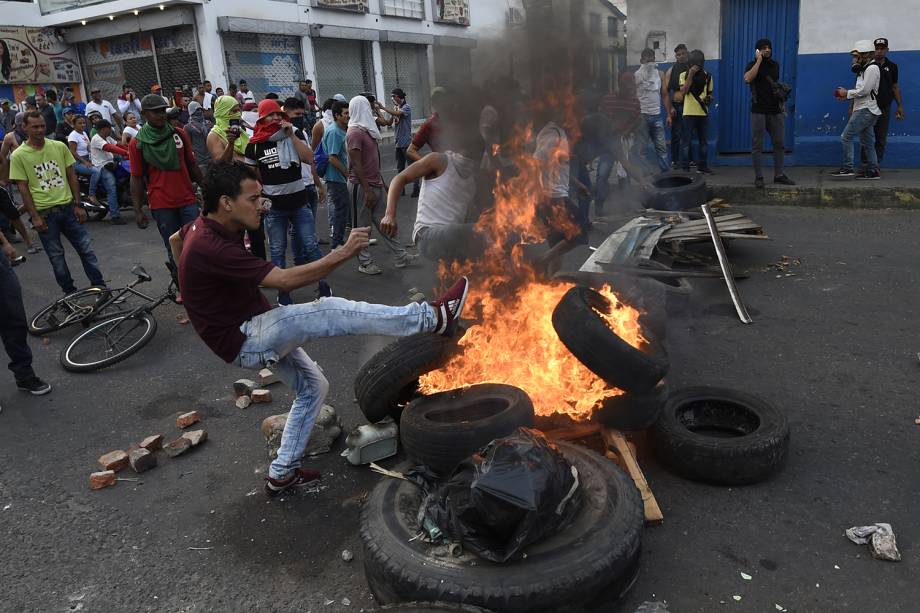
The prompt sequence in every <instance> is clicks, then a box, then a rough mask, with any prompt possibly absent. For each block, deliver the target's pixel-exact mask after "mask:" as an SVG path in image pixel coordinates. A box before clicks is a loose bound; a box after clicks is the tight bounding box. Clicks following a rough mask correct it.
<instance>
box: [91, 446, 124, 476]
mask: <svg viewBox="0 0 920 613" xmlns="http://www.w3.org/2000/svg"><path fill="white" fill-rule="evenodd" d="M98 462H99V466H101V467H102V469H103V470H111V471H114V472H118V471H119V470H121V469H122V468H125V467H126V466H128V454H127V453H126V452H124V451H122V450H121V449H117V450H115V451H110V452H108V453H106V454H105V455H102V456H99V460H98Z"/></svg>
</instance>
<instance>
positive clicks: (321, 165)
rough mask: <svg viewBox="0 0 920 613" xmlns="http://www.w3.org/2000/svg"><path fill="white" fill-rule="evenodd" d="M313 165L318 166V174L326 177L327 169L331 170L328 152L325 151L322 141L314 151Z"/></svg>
mask: <svg viewBox="0 0 920 613" xmlns="http://www.w3.org/2000/svg"><path fill="white" fill-rule="evenodd" d="M313 164H314V165H315V166H316V174H318V175H319V176H321V177H325V176H326V169H327V168H329V156H328V155H326V150H325V149H323V143H322V141H320V143H319V144H318V145H317V146H316V149H315V150H314V151H313Z"/></svg>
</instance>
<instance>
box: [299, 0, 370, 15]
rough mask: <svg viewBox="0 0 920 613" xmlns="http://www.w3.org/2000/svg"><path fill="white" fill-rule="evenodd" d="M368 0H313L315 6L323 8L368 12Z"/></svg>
mask: <svg viewBox="0 0 920 613" xmlns="http://www.w3.org/2000/svg"><path fill="white" fill-rule="evenodd" d="M367 3H368V0H313V6H314V7H316V8H321V9H338V10H340V11H352V12H354V13H367V12H368V11H369V8H368V6H367Z"/></svg>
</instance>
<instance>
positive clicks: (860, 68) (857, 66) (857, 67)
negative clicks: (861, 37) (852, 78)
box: [850, 60, 863, 74]
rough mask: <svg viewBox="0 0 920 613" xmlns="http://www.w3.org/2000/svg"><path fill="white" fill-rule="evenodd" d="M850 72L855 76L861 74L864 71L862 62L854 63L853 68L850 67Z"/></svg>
mask: <svg viewBox="0 0 920 613" xmlns="http://www.w3.org/2000/svg"><path fill="white" fill-rule="evenodd" d="M850 70H852V71H853V72H854V73H855V74H859V73H861V72H862V71H863V65H862V62H860V61H858V60H857V61H856V62H854V63H853V65H852V66H850Z"/></svg>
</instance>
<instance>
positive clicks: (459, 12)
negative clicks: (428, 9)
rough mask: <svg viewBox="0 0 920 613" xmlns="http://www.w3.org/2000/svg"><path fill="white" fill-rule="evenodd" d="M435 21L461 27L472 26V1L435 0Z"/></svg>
mask: <svg viewBox="0 0 920 613" xmlns="http://www.w3.org/2000/svg"><path fill="white" fill-rule="evenodd" d="M434 20H435V21H439V22H441V23H455V24H457V25H461V26H468V25H470V0H435V3H434Z"/></svg>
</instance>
